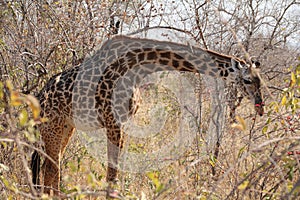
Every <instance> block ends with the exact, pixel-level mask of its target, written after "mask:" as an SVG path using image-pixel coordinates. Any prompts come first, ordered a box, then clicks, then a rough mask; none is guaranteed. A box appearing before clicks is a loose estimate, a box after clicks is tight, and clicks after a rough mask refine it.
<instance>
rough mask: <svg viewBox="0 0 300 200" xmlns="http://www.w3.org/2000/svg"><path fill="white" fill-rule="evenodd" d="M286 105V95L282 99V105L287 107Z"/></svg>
mask: <svg viewBox="0 0 300 200" xmlns="http://www.w3.org/2000/svg"><path fill="white" fill-rule="evenodd" d="M285 104H286V96H285V95H284V96H283V97H282V99H281V105H283V106H284V105H285Z"/></svg>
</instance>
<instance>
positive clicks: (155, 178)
mask: <svg viewBox="0 0 300 200" xmlns="http://www.w3.org/2000/svg"><path fill="white" fill-rule="evenodd" d="M147 176H148V177H149V178H150V179H151V181H152V182H153V184H154V185H155V188H156V190H155V192H156V193H159V192H160V191H162V189H163V188H164V185H163V184H162V183H161V182H160V181H159V179H158V173H157V172H149V173H147Z"/></svg>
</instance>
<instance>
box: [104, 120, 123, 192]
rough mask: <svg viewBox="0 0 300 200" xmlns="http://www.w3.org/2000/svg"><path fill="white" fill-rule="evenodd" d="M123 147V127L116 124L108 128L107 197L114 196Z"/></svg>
mask: <svg viewBox="0 0 300 200" xmlns="http://www.w3.org/2000/svg"><path fill="white" fill-rule="evenodd" d="M122 147H123V139H122V132H121V129H120V128H119V127H118V126H117V125H114V126H112V127H110V128H107V156H108V166H107V172H106V181H107V182H108V184H109V186H108V189H107V197H113V195H115V194H113V193H114V189H113V187H114V185H115V183H116V182H117V175H118V169H117V167H118V164H119V163H118V159H119V156H120V153H121V150H122Z"/></svg>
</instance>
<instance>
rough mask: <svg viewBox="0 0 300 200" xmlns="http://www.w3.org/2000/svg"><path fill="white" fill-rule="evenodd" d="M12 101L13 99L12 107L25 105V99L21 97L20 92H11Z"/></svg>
mask: <svg viewBox="0 0 300 200" xmlns="http://www.w3.org/2000/svg"><path fill="white" fill-rule="evenodd" d="M10 99H11V105H12V106H20V105H22V103H23V99H22V97H21V96H20V94H19V92H17V91H11V93H10Z"/></svg>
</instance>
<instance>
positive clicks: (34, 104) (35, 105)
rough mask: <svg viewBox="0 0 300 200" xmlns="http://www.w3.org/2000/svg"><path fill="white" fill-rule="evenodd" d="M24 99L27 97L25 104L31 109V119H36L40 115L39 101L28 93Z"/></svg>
mask: <svg viewBox="0 0 300 200" xmlns="http://www.w3.org/2000/svg"><path fill="white" fill-rule="evenodd" d="M26 99H27V104H28V105H29V107H30V108H31V110H32V114H33V119H38V117H39V116H40V112H41V106H40V103H39V101H38V100H37V99H36V98H35V97H34V96H32V95H30V94H29V95H27V96H26Z"/></svg>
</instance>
